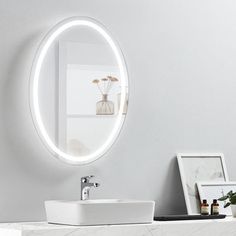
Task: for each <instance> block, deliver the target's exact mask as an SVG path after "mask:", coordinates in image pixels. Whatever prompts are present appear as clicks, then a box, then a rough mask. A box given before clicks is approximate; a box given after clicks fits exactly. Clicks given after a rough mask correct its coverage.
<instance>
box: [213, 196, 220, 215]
mask: <svg viewBox="0 0 236 236" xmlns="http://www.w3.org/2000/svg"><path fill="white" fill-rule="evenodd" d="M219 213H220V212H219V203H218V202H217V200H216V199H214V200H213V203H212V204H211V215H219Z"/></svg>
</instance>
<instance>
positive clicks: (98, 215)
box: [45, 199, 155, 225]
mask: <svg viewBox="0 0 236 236" xmlns="http://www.w3.org/2000/svg"><path fill="white" fill-rule="evenodd" d="M154 206H155V203H154V202H153V201H137V200H118V199H109V200H105V199H104V200H85V201H56V200H54V201H46V202H45V208H46V215H47V221H48V222H49V223H55V224H67V225H102V224H137V223H151V222H152V221H153V216H154Z"/></svg>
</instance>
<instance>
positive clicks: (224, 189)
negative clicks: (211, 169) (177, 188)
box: [197, 182, 236, 216]
mask: <svg viewBox="0 0 236 236" xmlns="http://www.w3.org/2000/svg"><path fill="white" fill-rule="evenodd" d="M197 187H198V192H199V196H200V200H201V201H203V199H206V200H207V202H208V204H209V205H210V204H211V203H212V201H213V199H219V198H220V197H223V196H224V195H226V194H227V193H228V192H229V191H231V190H232V191H233V192H236V182H225V183H222V182H218V183H211V182H198V183H197ZM218 203H219V212H220V214H225V215H228V216H231V215H232V211H231V208H230V207H227V208H224V202H222V201H218Z"/></svg>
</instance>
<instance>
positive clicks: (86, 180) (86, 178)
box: [81, 175, 95, 183]
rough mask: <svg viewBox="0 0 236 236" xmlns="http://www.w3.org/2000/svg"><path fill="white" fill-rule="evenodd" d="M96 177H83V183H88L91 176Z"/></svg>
mask: <svg viewBox="0 0 236 236" xmlns="http://www.w3.org/2000/svg"><path fill="white" fill-rule="evenodd" d="M93 177H95V176H94V175H88V176H84V177H82V178H81V182H82V183H87V182H89V180H90V179H91V178H93Z"/></svg>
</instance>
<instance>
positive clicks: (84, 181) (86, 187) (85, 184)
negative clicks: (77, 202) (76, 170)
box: [80, 175, 100, 200]
mask: <svg viewBox="0 0 236 236" xmlns="http://www.w3.org/2000/svg"><path fill="white" fill-rule="evenodd" d="M93 177H94V176H93V175H89V176H84V177H82V178H81V180H80V182H81V200H89V191H90V189H91V187H95V188H97V187H99V186H100V184H99V183H90V182H89V180H90V179H91V178H93Z"/></svg>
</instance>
